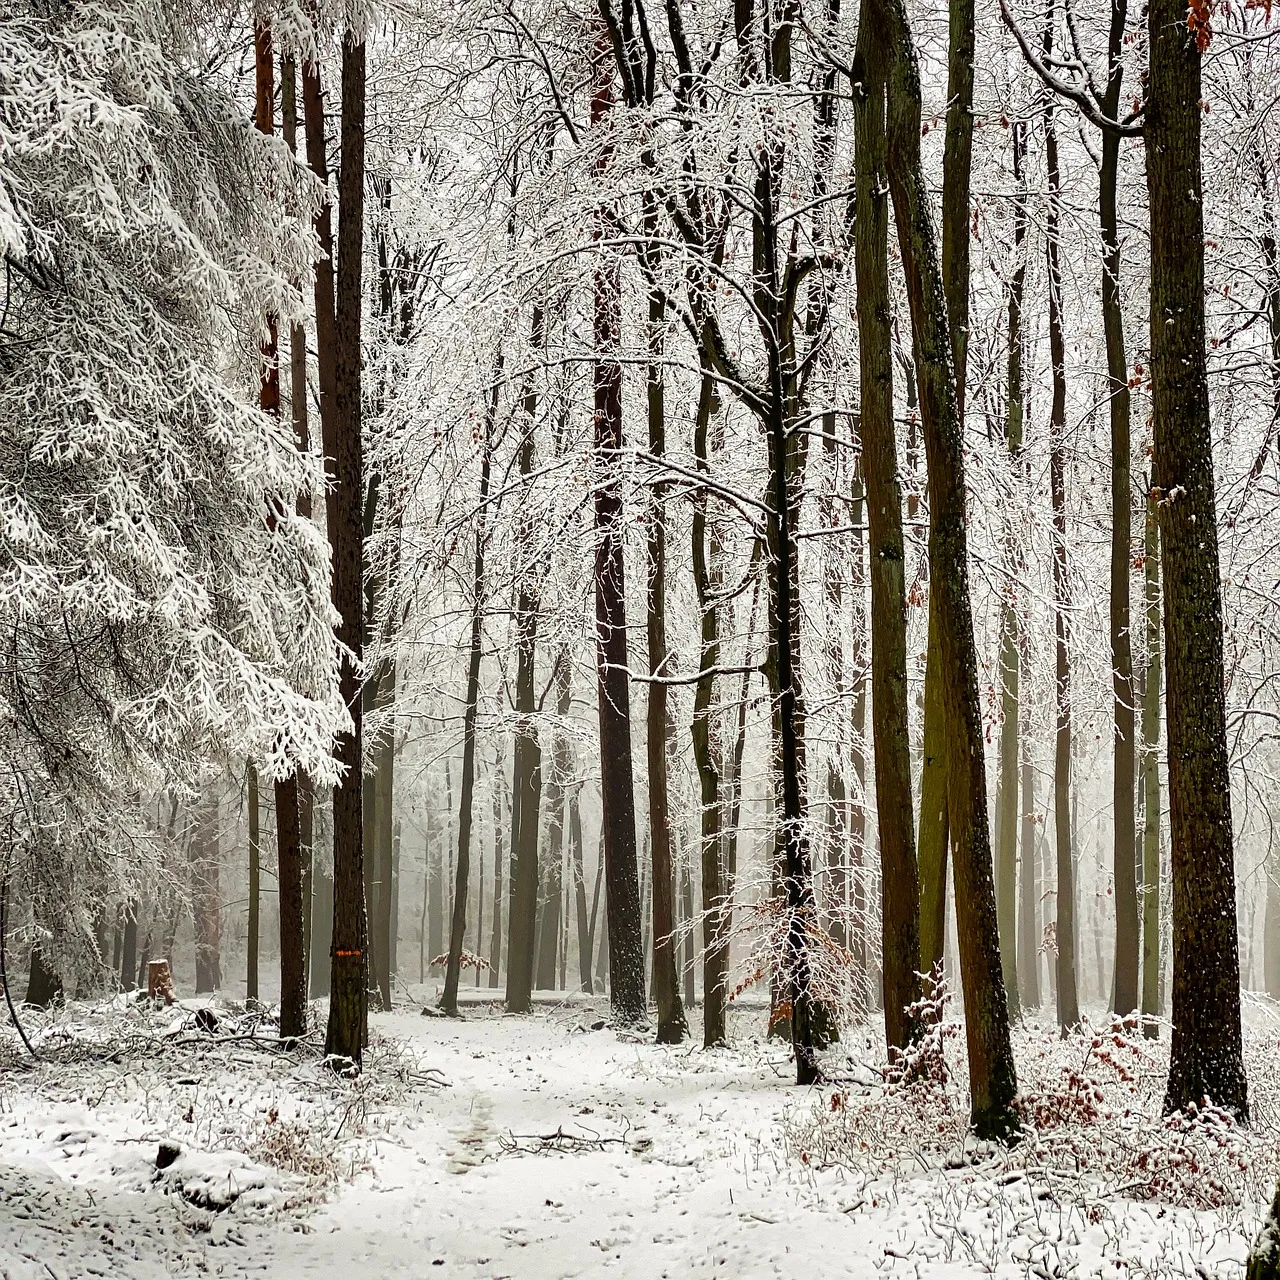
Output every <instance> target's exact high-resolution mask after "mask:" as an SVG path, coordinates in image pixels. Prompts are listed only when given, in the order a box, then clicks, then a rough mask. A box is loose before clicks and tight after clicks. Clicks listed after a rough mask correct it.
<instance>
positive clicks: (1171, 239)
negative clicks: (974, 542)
mask: <svg viewBox="0 0 1280 1280" xmlns="http://www.w3.org/2000/svg"><path fill="white" fill-rule="evenodd" d="M1147 34H1148V41H1149V45H1150V71H1149V85H1148V90H1147V112H1146V153H1147V192H1148V198H1149V202H1150V209H1151V401H1152V421H1153V424H1154V428H1155V454H1154V468H1153V471H1154V474H1153V480H1154V482H1155V488H1156V489H1157V491H1158V500H1159V508H1160V551H1161V560H1162V569H1163V573H1164V641H1165V644H1164V652H1165V662H1166V668H1165V705H1166V719H1167V722H1168V735H1169V736H1168V768H1169V815H1170V816H1169V837H1170V852H1171V861H1172V871H1173V998H1172V1009H1171V1013H1172V1019H1173V1041H1172V1048H1171V1054H1170V1060H1169V1082H1168V1088H1167V1091H1166V1093H1165V1100H1164V1101H1165V1109H1166V1110H1168V1111H1178V1110H1181V1109H1182V1108H1183V1107H1185V1106H1187V1105H1188V1103H1193V1102H1194V1103H1197V1104H1198V1103H1199V1102H1200V1101H1201V1099H1203V1098H1205V1097H1209V1098H1212V1099H1213V1101H1214V1102H1215V1103H1217V1104H1218V1105H1219V1106H1221V1107H1227V1108H1229V1109H1231V1110H1233V1111H1235V1112H1236V1113H1237V1114H1239V1115H1240V1117H1241V1118H1242V1119H1244V1118H1247V1116H1248V1091H1247V1084H1246V1081H1245V1073H1244V1063H1243V1060H1242V1056H1241V1031H1240V963H1239V956H1238V954H1237V941H1236V895H1235V861H1234V846H1233V839H1232V827H1231V778H1230V772H1229V769H1228V760H1227V732H1226V707H1225V673H1224V670H1223V657H1222V584H1221V580H1220V577H1219V571H1218V525H1217V512H1216V510H1215V504H1214V493H1213V453H1212V449H1211V445H1210V435H1209V385H1208V378H1207V372H1206V359H1205V309H1204V215H1203V205H1202V195H1203V189H1202V184H1201V170H1200V116H1201V111H1202V109H1203V108H1202V102H1201V99H1202V97H1203V95H1202V93H1201V82H1200V60H1201V52H1200V49H1199V47H1198V46H1197V37H1196V33H1194V32H1193V31H1191V30H1190V29H1189V28H1188V25H1187V20H1186V11H1185V9H1184V8H1183V7H1182V6H1181V5H1180V4H1179V3H1178V0H1152V2H1151V3H1150V4H1149V5H1148V8H1147Z"/></svg>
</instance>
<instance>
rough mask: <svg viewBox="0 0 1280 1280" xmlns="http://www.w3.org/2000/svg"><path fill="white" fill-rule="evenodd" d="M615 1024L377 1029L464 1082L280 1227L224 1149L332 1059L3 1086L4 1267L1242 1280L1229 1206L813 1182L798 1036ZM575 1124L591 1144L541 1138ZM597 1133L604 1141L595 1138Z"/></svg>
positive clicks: (403, 1114) (0, 1229) (154, 1279)
mask: <svg viewBox="0 0 1280 1280" xmlns="http://www.w3.org/2000/svg"><path fill="white" fill-rule="evenodd" d="M602 1016H603V1007H602V1006H601V1005H596V1006H595V1007H591V1006H588V1005H585V1004H581V1003H579V1004H575V1005H570V1006H562V1007H553V1008H550V1009H547V1008H542V1009H539V1010H538V1011H537V1012H536V1013H535V1014H534V1015H533V1016H532V1017H529V1018H511V1017H505V1016H503V1015H501V1014H500V1013H498V1012H497V1011H496V1010H493V1009H489V1008H473V1009H471V1010H469V1011H468V1017H467V1018H466V1019H465V1020H463V1021H447V1020H443V1019H437V1018H423V1017H421V1016H418V1015H417V1014H416V1013H409V1012H406V1013H397V1014H394V1015H387V1016H383V1015H374V1025H375V1027H376V1029H377V1031H378V1032H379V1033H381V1035H382V1036H385V1037H389V1038H390V1039H391V1040H392V1041H394V1042H398V1043H399V1044H400V1045H404V1046H408V1047H409V1048H410V1049H411V1050H412V1053H413V1055H414V1057H415V1058H416V1060H417V1061H418V1062H420V1063H421V1064H422V1065H425V1066H429V1067H431V1068H435V1069H438V1070H439V1071H440V1072H441V1073H442V1074H443V1075H444V1077H445V1078H446V1079H447V1080H448V1081H449V1082H450V1084H449V1087H448V1088H444V1089H434V1088H430V1087H413V1088H407V1089H405V1090H404V1091H402V1092H400V1093H398V1094H397V1093H394V1092H393V1094H392V1095H390V1096H391V1097H393V1099H394V1101H393V1103H392V1104H391V1105H390V1106H388V1105H387V1095H384V1096H382V1097H381V1100H380V1107H379V1109H374V1110H371V1111H370V1113H369V1114H368V1115H367V1116H366V1117H365V1124H364V1131H365V1133H366V1135H369V1136H366V1138H365V1139H364V1140H362V1142H361V1144H359V1146H360V1154H359V1155H358V1156H357V1157H354V1158H357V1159H358V1160H359V1162H360V1166H361V1167H360V1169H358V1170H357V1171H356V1172H355V1176H354V1177H348V1178H344V1179H343V1180H342V1181H341V1182H340V1183H339V1184H338V1185H337V1187H336V1188H334V1189H333V1190H332V1191H331V1192H330V1194H329V1196H328V1199H327V1200H326V1201H325V1202H324V1203H322V1204H321V1205H319V1207H316V1208H306V1207H305V1206H304V1207H301V1208H297V1209H287V1210H285V1211H284V1212H280V1213H278V1214H277V1213H275V1212H274V1211H273V1210H272V1209H271V1206H272V1205H276V1206H278V1205H279V1204H280V1203H281V1200H282V1198H283V1197H284V1195H285V1194H287V1191H288V1186H289V1183H288V1180H287V1179H284V1180H283V1181H280V1180H275V1179H274V1175H272V1174H271V1172H270V1171H269V1170H266V1169H264V1167H263V1166H262V1165H254V1164H253V1162H252V1161H251V1160H247V1159H246V1158H245V1157H243V1156H233V1155H232V1154H231V1152H230V1151H228V1150H218V1146H219V1144H218V1142H217V1141H215V1140H214V1137H213V1135H215V1134H217V1133H221V1134H222V1135H223V1138H222V1143H223V1145H225V1146H227V1147H232V1146H234V1145H235V1142H234V1141H233V1139H232V1138H231V1137H229V1136H227V1135H229V1134H231V1133H232V1130H233V1126H234V1125H236V1124H238V1125H240V1129H239V1130H238V1132H239V1133H240V1134H241V1135H243V1134H244V1133H246V1132H252V1128H251V1126H252V1124H253V1123H258V1121H255V1120H254V1117H255V1116H261V1115H262V1114H263V1113H265V1112H266V1110H267V1108H268V1107H271V1108H272V1109H274V1107H275V1106H276V1104H277V1102H278V1103H279V1106H280V1110H281V1115H282V1116H284V1114H285V1110H286V1107H287V1105H288V1099H289V1098H293V1099H294V1100H295V1101H297V1100H299V1099H302V1100H304V1101H307V1102H311V1103H315V1102H316V1099H317V1098H319V1099H320V1101H321V1102H324V1101H325V1095H324V1094H323V1090H322V1089H317V1088H316V1086H315V1076H314V1074H310V1075H309V1074H308V1073H309V1072H312V1073H314V1072H315V1071H317V1070H319V1068H317V1067H310V1068H308V1067H304V1066H293V1065H290V1064H288V1063H280V1062H279V1061H278V1060H277V1061H276V1063H275V1066H274V1068H272V1067H271V1066H269V1065H266V1064H264V1063H263V1061H262V1059H259V1060H258V1064H257V1065H256V1066H255V1064H254V1062H253V1060H252V1059H250V1060H249V1061H248V1065H247V1066H245V1065H240V1066H238V1067H235V1068H234V1069H231V1070H226V1069H224V1070H222V1071H218V1070H215V1069H213V1068H212V1067H211V1068H210V1070H209V1073H208V1074H207V1076H206V1077H205V1078H204V1079H202V1080H200V1081H196V1080H195V1079H194V1078H192V1077H190V1076H189V1075H176V1074H171V1076H170V1082H169V1084H168V1085H166V1086H165V1087H163V1088H158V1087H157V1085H156V1083H155V1080H154V1079H153V1078H151V1077H149V1076H147V1075H146V1070H148V1069H147V1068H143V1067H132V1065H131V1064H128V1063H126V1064H125V1069H124V1075H125V1079H126V1082H127V1087H126V1085H125V1084H122V1085H120V1086H119V1087H118V1088H117V1090H116V1094H115V1095H113V1096H114V1097H115V1101H113V1100H112V1097H107V1099H106V1100H105V1101H104V1100H103V1098H102V1097H101V1096H99V1097H97V1098H96V1099H90V1101H89V1102H88V1103H87V1104H84V1105H81V1106H78V1107H77V1106H69V1105H66V1104H65V1101H64V1104H63V1105H53V1104H52V1103H51V1102H50V1101H49V1100H48V1097H47V1095H48V1093H49V1088H48V1082H47V1081H46V1085H45V1093H44V1094H32V1095H23V1094H22V1092H21V1088H20V1080H18V1081H16V1082H15V1081H14V1079H13V1078H12V1077H11V1078H10V1079H9V1080H8V1081H6V1084H5V1087H6V1088H12V1086H13V1085H14V1084H15V1083H16V1084H17V1085H18V1086H19V1088H18V1089H17V1091H16V1092H11V1093H10V1096H9V1097H7V1098H6V1097H5V1096H4V1095H3V1094H0V1111H3V1113H4V1114H0V1277H2V1278H3V1280H37V1278H39V1280H49V1278H50V1277H52V1278H53V1280H72V1278H78V1277H82V1276H91V1275H92V1276H107V1277H121V1278H122V1280H158V1278H159V1277H162V1276H168V1275H174V1274H215V1275H221V1276H227V1277H237V1276H246V1277H247V1276H263V1275H265V1276H269V1277H271V1278H272V1280H302V1278H303V1277H316V1276H324V1277H334V1280H394V1278H395V1277H410V1276H412V1277H427V1276H437V1275H438V1276H441V1277H442V1278H448V1277H455V1278H457V1280H497V1278H498V1277H510V1278H511V1280H559V1278H560V1277H571V1276H581V1277H589V1276H597V1275H599V1276H611V1277H635V1278H636V1280H640V1278H641V1277H643V1278H644V1280H662V1278H668V1280H677V1278H679V1277H690V1278H691V1280H757V1278H759V1280H764V1278H765V1277H774V1276H800V1277H804V1278H805V1280H823V1278H825V1277H837V1276H839V1277H844V1276H851V1275H853V1276H861V1275H873V1274H874V1275H884V1276H895V1277H899V1276H900V1277H915V1278H916V1280H919V1278H920V1277H929V1278H931V1280H960V1278H961V1277H978V1276H989V1275H995V1276H999V1277H1031V1276H1038V1277H1041V1280H1044V1278H1045V1277H1059V1276H1060V1277H1063V1278H1064V1280H1065V1278H1067V1277H1081V1278H1084V1277H1093V1276H1107V1277H1111V1276H1116V1277H1120V1276H1124V1277H1126V1280H1129V1278H1131V1277H1142V1276H1151V1277H1164V1276H1183V1275H1185V1276H1201V1277H1212V1278H1213V1280H1218V1278H1219V1277H1222V1278H1224V1280H1225V1278H1226V1277H1235V1276H1239V1275H1240V1274H1241V1268H1240V1259H1241V1258H1242V1256H1243V1253H1244V1249H1245V1244H1246V1233H1245V1232H1244V1231H1243V1230H1237V1229H1234V1228H1232V1229H1224V1228H1223V1225H1222V1222H1221V1221H1220V1220H1217V1219H1214V1218H1213V1217H1211V1216H1210V1215H1201V1216H1198V1215H1195V1214H1190V1213H1187V1212H1185V1211H1171V1212H1169V1213H1167V1214H1166V1212H1165V1210H1163V1209H1161V1208H1160V1207H1159V1206H1156V1205H1145V1204H1144V1205H1136V1204H1130V1203H1128V1202H1121V1203H1119V1204H1115V1205H1113V1206H1111V1209H1110V1210H1109V1211H1108V1213H1107V1214H1105V1215H1102V1216H1101V1217H1100V1218H1099V1219H1098V1220H1097V1221H1093V1220H1090V1219H1087V1218H1085V1217H1082V1216H1081V1214H1080V1213H1079V1212H1078V1211H1077V1212H1072V1211H1069V1210H1064V1209H1063V1208H1062V1206H1060V1205H1057V1204H1055V1203H1052V1202H1049V1198H1048V1197H1047V1195H1046V1193H1044V1192H1043V1191H1042V1190H1041V1191H1039V1192H1036V1193H1033V1191H1032V1189H1031V1188H1030V1186H1029V1185H1028V1184H1026V1183H1025V1182H1024V1183H1018V1182H1017V1181H1016V1179H1014V1180H1012V1181H1011V1180H1010V1179H1009V1178H1008V1177H1006V1176H1003V1175H998V1174H996V1173H994V1172H990V1173H988V1174H982V1173H981V1172H980V1171H977V1170H974V1171H970V1172H966V1173H963V1174H959V1175H954V1174H948V1173H945V1172H943V1171H942V1170H939V1169H936V1168H935V1169H933V1170H932V1171H924V1172H916V1173H915V1174H914V1175H913V1174H911V1173H910V1172H907V1173H904V1174H900V1175H898V1176H893V1177H889V1178H885V1179H880V1180H879V1181H877V1182H874V1183H870V1184H867V1185H865V1186H864V1184H863V1180H862V1178H861V1177H860V1176H859V1175H853V1174H844V1173H842V1172H841V1171H839V1170H827V1171H824V1172H823V1173H821V1174H818V1173H814V1172H812V1171H810V1170H809V1169H808V1168H807V1167H805V1166H804V1165H803V1164H802V1163H801V1162H800V1161H798V1160H796V1159H794V1158H791V1157H787V1156H785V1155H784V1153H783V1149H782V1146H781V1144H780V1141H779V1124H780V1121H781V1120H782V1118H783V1116H784V1114H786V1113H788V1112H789V1113H791V1114H795V1113H796V1112H797V1110H804V1109H806V1108H808V1107H810V1106H812V1105H813V1104H814V1103H819V1104H822V1102H823V1098H822V1096H821V1095H818V1094H814V1095H805V1094H803V1093H801V1092H799V1091H797V1090H796V1089H795V1087H794V1086H793V1085H792V1084H791V1083H790V1080H791V1075H790V1072H791V1068H790V1064H789V1062H788V1055H787V1052H786V1050H785V1047H783V1046H779V1045H776V1044H774V1045H770V1044H767V1043H760V1042H759V1041H758V1040H753V1039H752V1038H751V1033H752V1031H753V1030H754V1029H756V1028H758V1027H759V1024H760V1021H761V1018H760V1015H759V1012H758V1011H757V1012H754V1013H752V1012H747V1013H744V1014H740V1015H737V1016H739V1017H740V1018H741V1019H742V1021H741V1022H740V1024H739V1026H738V1028H737V1031H738V1040H737V1047H735V1048H734V1049H733V1050H723V1051H717V1052H713V1053H704V1052H703V1051H702V1050H701V1049H699V1048H689V1047H684V1048H678V1049H672V1048H667V1047H663V1046H658V1045H653V1044H649V1043H644V1044H639V1043H631V1042H628V1041H626V1040H624V1039H622V1038H620V1037H619V1036H618V1035H616V1034H615V1033H613V1032H611V1031H609V1030H592V1029H591V1024H592V1023H595V1022H598V1021H599V1020H600V1019H601V1018H602ZM240 1061H241V1062H242V1063H243V1061H244V1060H243V1059H241V1060H240ZM273 1069H274V1071H275V1075H274V1076H273V1075H271V1071H272V1070H273ZM308 1081H310V1083H308ZM255 1090H256V1093H255ZM83 1092H84V1091H83V1089H81V1093H82V1094H83ZM105 1093H106V1090H103V1094H105ZM169 1094H171V1095H172V1096H171V1097H170V1096H162V1095H169ZM188 1094H190V1095H191V1096H192V1097H195V1098H196V1099H197V1102H198V1106H197V1107H196V1111H195V1114H196V1117H197V1120H198V1119H199V1117H201V1116H205V1117H208V1119H207V1120H206V1127H205V1129H203V1130H201V1129H200V1128H199V1126H198V1125H196V1126H195V1127H194V1128H192V1127H188V1129H187V1132H188V1133H194V1134H195V1136H196V1138H197V1139H198V1141H197V1143H195V1144H194V1145H196V1146H198V1147H199V1151H198V1153H197V1154H194V1155H193V1156H192V1157H191V1159H190V1162H189V1168H187V1171H186V1175H185V1176H186V1177H187V1186H186V1191H185V1193H184V1194H185V1196H186V1198H185V1199H184V1198H183V1197H182V1196H179V1195H165V1194H161V1190H162V1188H161V1187H158V1186H157V1185H156V1182H157V1179H158V1178H159V1176H160V1175H157V1174H156V1172H155V1169H154V1160H155V1151H156V1141H157V1136H164V1135H165V1134H167V1133H172V1132H177V1133H182V1132H183V1126H182V1122H183V1120H184V1119H185V1120H190V1118H191V1116H192V1111H191V1110H187V1111H186V1112H185V1114H184V1108H186V1107H187V1106H188V1102H187V1097H188ZM69 1096H70V1095H69ZM326 1105H332V1104H331V1103H326ZM336 1105H337V1106H338V1110H337V1111H331V1112H330V1113H329V1115H330V1117H331V1119H332V1117H333V1116H337V1115H340V1114H341V1105H342V1104H341V1102H339V1103H338V1104H336ZM299 1114H301V1113H299ZM314 1114H319V1113H314ZM272 1123H273V1124H275V1121H274V1116H273V1120H272ZM246 1125H248V1126H250V1127H249V1128H246V1127H245V1126H246ZM332 1127H333V1125H332V1123H331V1122H330V1129H332ZM339 1127H340V1126H339ZM278 1128H279V1126H278V1125H277V1130H278ZM316 1131H317V1132H318V1131H319V1129H318V1128H317V1130H316ZM557 1132H562V1133H563V1134H566V1135H571V1136H570V1138H568V1139H567V1140H564V1141H562V1142H561V1143H560V1145H561V1146H563V1147H568V1148H571V1149H565V1150H553V1151H548V1150H542V1151H537V1152H534V1151H529V1150H527V1148H529V1147H532V1146H535V1145H538V1141H539V1139H543V1138H547V1137H548V1136H550V1135H555V1134H557ZM593 1137H595V1138H600V1139H606V1140H607V1141H605V1142H603V1143H601V1144H598V1145H594V1146H592V1145H584V1143H586V1142H587V1141H588V1140H590V1139H591V1138H593ZM513 1143H514V1144H515V1145H516V1146H517V1147H518V1148H521V1149H520V1150H513V1149H512V1144H513ZM240 1149H242V1150H243V1149H246V1148H245V1143H244V1142H243V1140H241V1142H240ZM210 1153H212V1154H210ZM184 1159H185V1157H184ZM237 1162H239V1163H237ZM183 1168H184V1165H183V1163H182V1162H179V1164H178V1165H176V1166H175V1168H174V1171H173V1172H175V1173H181V1172H182V1170H183ZM255 1178H256V1179H257V1180H258V1181H257V1182H256V1183H255V1181H254V1179H255ZM193 1179H194V1180H195V1181H193ZM200 1179H203V1182H201V1181H200ZM219 1179H221V1183H220V1182H219ZM232 1184H234V1185H235V1186H236V1187H237V1189H238V1190H244V1189H245V1188H248V1189H249V1190H244V1194H243V1196H242V1199H241V1201H240V1202H239V1203H237V1204H236V1205H235V1206H234V1207H233V1208H232V1209H231V1210H229V1211H225V1212H215V1211H206V1210H201V1209H199V1207H198V1206H197V1207H195V1208H193V1207H192V1204H191V1203H190V1201H191V1199H192V1196H191V1189H192V1186H196V1185H198V1186H208V1187H211V1188H212V1189H213V1192H214V1193H216V1192H217V1188H218V1186H219V1185H232ZM170 1189H172V1187H171V1188H170ZM273 1197H274V1199H273ZM197 1199H198V1197H197Z"/></svg>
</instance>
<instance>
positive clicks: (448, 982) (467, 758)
mask: <svg viewBox="0 0 1280 1280" xmlns="http://www.w3.org/2000/svg"><path fill="white" fill-rule="evenodd" d="M497 365H498V367H497V376H495V378H494V383H493V387H492V388H491V389H490V392H489V404H488V406H487V412H486V413H485V422H484V440H483V441H482V443H481V446H480V498H479V502H478V504H477V508H476V529H475V537H476V542H475V564H474V567H473V569H472V573H471V648H470V652H469V654H468V657H467V691H466V701H465V703H464V704H463V706H464V708H465V709H464V711H463V715H462V786H461V788H460V790H459V795H458V865H457V868H456V871H455V875H456V877H457V879H456V881H455V884H454V890H453V920H452V922H451V927H450V930H449V959H448V962H447V964H446V965H445V971H444V991H443V993H442V994H441V996H440V1008H441V1009H442V1010H443V1011H444V1013H446V1014H448V1015H449V1016H450V1017H452V1018H456V1017H457V1016H458V978H459V975H460V971H461V964H462V940H463V937H464V935H465V934H466V931H467V883H468V878H469V876H470V872H471V819H472V810H473V808H474V797H475V787H476V713H477V711H478V709H479V705H480V659H481V657H482V656H483V652H484V605H485V572H484V569H485V564H484V560H485V555H484V553H485V545H484V540H485V524H486V517H487V515H488V504H489V472H490V463H491V459H492V451H493V428H494V420H495V419H496V418H497V416H498V393H499V390H500V388H501V385H502V384H501V373H502V357H501V354H499V357H498V362H497ZM386 889H387V890H389V889H390V885H387V886H386ZM478 949H479V944H478V943H477V950H478Z"/></svg>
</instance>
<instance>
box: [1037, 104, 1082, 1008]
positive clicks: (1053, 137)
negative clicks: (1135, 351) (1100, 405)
mask: <svg viewBox="0 0 1280 1280" xmlns="http://www.w3.org/2000/svg"><path fill="white" fill-rule="evenodd" d="M1053 113H1054V107H1053V101H1052V99H1048V100H1047V101H1046V104H1045V117H1044V134H1045V163H1046V166H1047V168H1048V176H1049V210H1048V216H1047V234H1046V252H1047V255H1048V267H1049V362H1050V365H1051V366H1052V375H1053V407H1052V409H1051V411H1050V415H1049V486H1050V490H1051V500H1052V504H1053V598H1054V613H1055V618H1054V633H1055V640H1056V653H1057V657H1056V686H1057V698H1056V704H1057V738H1056V744H1055V753H1054V767H1053V814H1054V833H1055V838H1056V841H1057V851H1058V877H1057V878H1058V898H1057V901H1058V913H1057V924H1056V927H1055V928H1056V940H1057V946H1058V1025H1059V1027H1060V1028H1061V1029H1062V1030H1063V1032H1067V1031H1070V1030H1072V1029H1074V1028H1075V1027H1076V1026H1078V1025H1079V1022H1080V1006H1079V1001H1078V999H1077V994H1076V923H1075V920H1076V890H1075V809H1074V805H1073V799H1072V776H1071V773H1072V770H1071V763H1072V750H1071V667H1070V656H1069V651H1068V641H1069V638H1070V611H1071V580H1070V576H1069V574H1068V570H1067V464H1066V439H1065V435H1066V429H1067V385H1066V347H1065V344H1064V342H1063V336H1062V273H1061V269H1060V267H1059V264H1058V226H1059V220H1060V216H1061V215H1060V211H1059V202H1060V197H1059V189H1060V181H1059V173H1058V134H1057V130H1056V129H1055V128H1054V122H1053Z"/></svg>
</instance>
